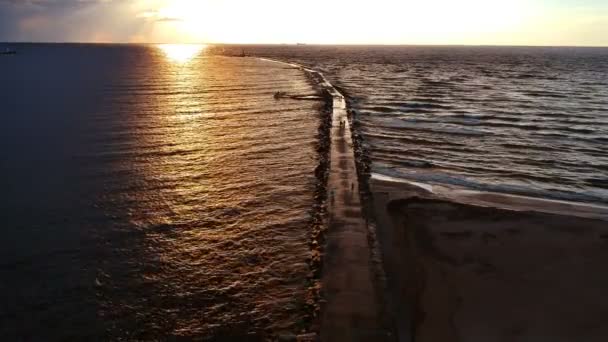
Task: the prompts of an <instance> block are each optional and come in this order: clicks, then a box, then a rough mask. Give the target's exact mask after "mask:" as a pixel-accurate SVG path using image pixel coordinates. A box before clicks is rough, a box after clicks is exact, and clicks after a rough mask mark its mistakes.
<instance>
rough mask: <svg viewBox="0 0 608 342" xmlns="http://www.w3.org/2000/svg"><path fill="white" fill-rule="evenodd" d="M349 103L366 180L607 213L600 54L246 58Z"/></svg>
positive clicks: (447, 50)
mask: <svg viewBox="0 0 608 342" xmlns="http://www.w3.org/2000/svg"><path fill="white" fill-rule="evenodd" d="M251 50H252V51H254V52H255V53H256V54H261V55H267V56H272V57H275V58H283V59H286V60H290V61H293V62H298V63H301V64H303V65H306V66H308V67H311V68H315V69H318V70H320V71H322V72H324V73H325V75H326V76H327V77H328V78H329V79H330V81H331V82H332V83H334V84H335V85H338V86H340V87H341V88H343V89H344V90H345V92H346V93H347V95H349V97H350V106H351V108H353V109H354V110H355V112H356V125H357V127H356V130H357V131H358V132H359V133H361V134H362V136H363V138H364V143H365V145H366V147H367V150H368V152H369V157H370V158H371V161H372V164H371V166H372V172H373V173H375V174H377V175H384V176H391V177H398V178H404V179H407V180H413V181H417V182H421V183H427V184H442V185H449V186H457V187H463V188H465V189H472V190H479V191H495V192H502V193H509V194H520V195H528V196H533V197H540V198H551V199H562V200H570V201H576V202H592V203H602V204H607V203H608V149H607V148H606V146H608V48H539V47H537V48H534V47H422V46H403V47H386V46H385V47H348V46H298V47H286V46H275V47H264V48H253V47H252V48H251Z"/></svg>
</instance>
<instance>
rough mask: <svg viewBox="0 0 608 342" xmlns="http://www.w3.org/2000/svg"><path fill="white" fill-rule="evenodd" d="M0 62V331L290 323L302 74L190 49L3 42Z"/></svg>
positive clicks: (305, 156) (307, 161) (302, 168)
mask: <svg viewBox="0 0 608 342" xmlns="http://www.w3.org/2000/svg"><path fill="white" fill-rule="evenodd" d="M17 49H18V51H19V53H18V55H16V56H12V57H14V58H3V59H2V60H0V75H2V79H3V81H2V82H1V83H0V93H2V94H3V95H2V96H3V100H2V113H3V114H2V121H3V123H2V137H1V138H0V140H1V142H2V146H3V149H2V154H3V157H2V159H1V161H0V163H1V164H2V168H1V179H2V190H3V196H2V200H1V201H2V202H1V208H2V220H3V225H2V234H3V239H2V240H1V241H2V242H1V243H0V260H2V262H1V263H0V301H1V302H2V305H1V306H0V336H3V338H4V339H8V340H23V339H41V338H44V339H51V340H52V339H66V338H76V339H84V338H94V339H98V338H102V339H110V340H120V339H145V340H150V339H164V338H167V337H169V336H183V337H190V338H197V339H200V338H215V339H219V338H227V337H236V336H240V337H242V336H244V335H249V336H261V335H263V334H266V333H270V334H273V333H280V332H282V331H292V332H293V331H296V330H298V329H299V328H300V327H301V320H302V318H303V315H304V313H303V305H304V300H305V298H304V297H305V286H306V277H307V275H308V273H309V266H308V264H307V257H308V256H309V254H310V250H309V247H308V241H309V235H308V230H309V220H310V210H311V208H312V205H313V191H314V189H315V178H314V168H315V167H316V166H317V164H318V160H317V154H316V151H315V145H316V142H317V139H316V134H317V127H318V118H317V110H316V106H317V105H318V103H317V102H315V101H296V100H290V99H281V100H280V101H277V100H275V99H274V98H273V94H274V93H275V92H276V91H279V90H281V91H287V92H288V93H290V94H298V95H308V94H311V93H312V92H313V91H312V88H311V86H310V85H309V83H308V81H307V80H306V78H305V77H304V74H303V73H302V72H301V71H299V70H297V69H293V68H286V67H285V66H283V65H280V64H276V63H270V62H264V61H260V60H257V59H253V58H225V57H212V56H206V54H205V51H204V50H200V49H198V48H186V49H184V48H180V47H171V46H169V47H162V48H159V47H156V46H90V45H21V46H18V47H17Z"/></svg>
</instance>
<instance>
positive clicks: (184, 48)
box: [157, 44, 206, 63]
mask: <svg viewBox="0 0 608 342" xmlns="http://www.w3.org/2000/svg"><path fill="white" fill-rule="evenodd" d="M157 47H158V48H159V49H160V50H161V51H162V52H163V53H164V54H165V56H166V57H167V59H169V60H170V61H172V62H174V63H186V62H188V61H190V60H192V59H193V58H195V57H197V56H198V55H199V54H200V53H201V51H203V50H204V49H205V47H206V46H205V45H202V44H159V45H157Z"/></svg>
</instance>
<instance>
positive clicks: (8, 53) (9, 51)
mask: <svg viewBox="0 0 608 342" xmlns="http://www.w3.org/2000/svg"><path fill="white" fill-rule="evenodd" d="M0 54H2V55H16V54H17V50H11V49H9V48H6V50H4V51H2V52H0Z"/></svg>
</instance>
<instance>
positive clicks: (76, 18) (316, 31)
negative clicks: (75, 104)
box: [0, 0, 608, 46]
mask: <svg viewBox="0 0 608 342" xmlns="http://www.w3.org/2000/svg"><path fill="white" fill-rule="evenodd" d="M0 41H9V42H18V41H21V42H107V43H273V44H282V43H292V44H293V43H308V44H439V45H443V44H457V45H462V44H463V45H556V46H566V45H567V46H608V0H500V1H499V0H0Z"/></svg>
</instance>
